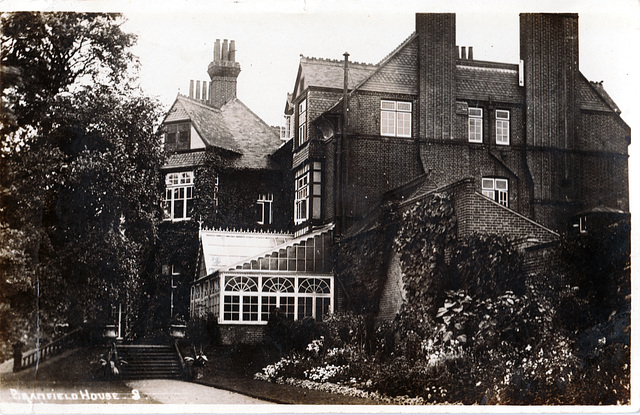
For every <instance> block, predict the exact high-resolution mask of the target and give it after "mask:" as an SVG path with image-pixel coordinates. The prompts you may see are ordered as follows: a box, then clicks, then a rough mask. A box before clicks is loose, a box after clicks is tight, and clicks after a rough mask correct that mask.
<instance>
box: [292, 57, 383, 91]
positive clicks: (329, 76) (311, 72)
mask: <svg viewBox="0 0 640 415" xmlns="http://www.w3.org/2000/svg"><path fill="white" fill-rule="evenodd" d="M300 67H301V69H302V75H303V76H304V88H307V87H309V86H313V87H320V88H339V89H342V88H343V87H344V61H341V60H333V59H318V58H308V57H305V56H300ZM376 68H377V65H371V64H366V63H358V62H349V88H350V89H351V88H354V87H355V86H356V85H358V84H360V83H361V82H362V81H363V80H365V79H366V78H367V77H369V76H370V75H371V74H372V73H373V72H374V71H375V70H376Z"/></svg>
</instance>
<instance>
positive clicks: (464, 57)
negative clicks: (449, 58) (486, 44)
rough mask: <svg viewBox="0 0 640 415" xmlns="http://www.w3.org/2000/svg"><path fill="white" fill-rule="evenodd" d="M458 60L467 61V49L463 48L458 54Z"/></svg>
mask: <svg viewBox="0 0 640 415" xmlns="http://www.w3.org/2000/svg"><path fill="white" fill-rule="evenodd" d="M460 59H467V47H466V46H463V47H462V49H461V52H460Z"/></svg>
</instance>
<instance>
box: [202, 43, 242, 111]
mask: <svg viewBox="0 0 640 415" xmlns="http://www.w3.org/2000/svg"><path fill="white" fill-rule="evenodd" d="M235 49H236V42H235V41H233V40H232V41H231V42H229V41H228V40H227V39H224V40H223V42H222V45H220V39H216V42H215V44H214V47H213V62H211V63H210V64H209V67H208V70H207V72H208V73H209V77H211V83H210V84H209V94H208V95H209V96H208V100H207V102H208V103H209V104H210V105H212V106H214V107H216V108H220V107H222V106H223V105H224V104H226V103H227V102H229V101H231V100H232V99H234V98H235V97H236V92H237V82H238V75H239V74H240V64H239V63H238V62H236V50H235ZM205 95H206V94H204V93H203V99H206V97H205Z"/></svg>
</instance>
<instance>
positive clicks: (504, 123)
mask: <svg viewBox="0 0 640 415" xmlns="http://www.w3.org/2000/svg"><path fill="white" fill-rule="evenodd" d="M509 116H510V114H509V111H505V110H496V144H501V145H508V144H509Z"/></svg>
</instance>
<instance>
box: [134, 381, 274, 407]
mask: <svg viewBox="0 0 640 415" xmlns="http://www.w3.org/2000/svg"><path fill="white" fill-rule="evenodd" d="M126 384H127V386H129V387H130V388H131V389H137V390H139V391H140V394H142V395H146V396H149V397H151V398H152V399H153V400H155V401H158V402H161V403H163V404H174V405H255V404H272V402H267V401H264V400H260V399H255V398H251V397H249V396H245V395H241V394H239V393H235V392H229V391H225V390H221V389H217V388H214V387H211V386H205V385H200V384H197V383H191V382H182V381H179V380H171V379H146V380H135V381H128V382H126Z"/></svg>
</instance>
